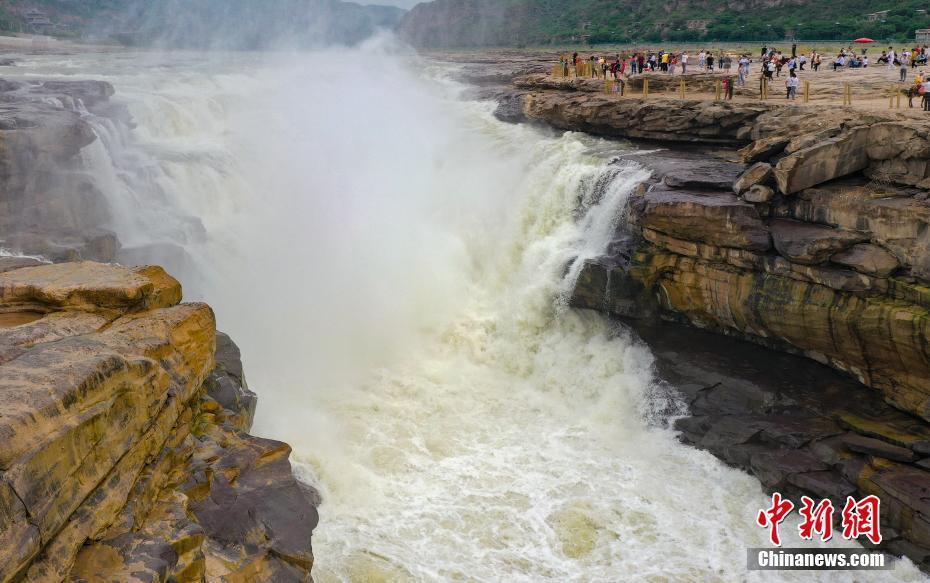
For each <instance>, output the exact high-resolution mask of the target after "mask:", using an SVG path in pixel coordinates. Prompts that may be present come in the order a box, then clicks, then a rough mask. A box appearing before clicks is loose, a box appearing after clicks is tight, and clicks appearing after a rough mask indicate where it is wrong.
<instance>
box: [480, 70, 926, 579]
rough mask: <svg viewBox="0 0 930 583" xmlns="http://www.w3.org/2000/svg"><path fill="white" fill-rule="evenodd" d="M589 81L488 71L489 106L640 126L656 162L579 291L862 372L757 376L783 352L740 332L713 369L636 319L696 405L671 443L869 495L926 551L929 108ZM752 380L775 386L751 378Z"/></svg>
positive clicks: (574, 124)
mask: <svg viewBox="0 0 930 583" xmlns="http://www.w3.org/2000/svg"><path fill="white" fill-rule="evenodd" d="M590 83H591V85H590V86H589V84H588V82H577V81H568V80H557V79H553V78H551V77H549V76H547V75H544V74H542V75H541V74H532V75H522V76H519V75H518V76H516V77H515V79H514V81H513V85H512V86H511V88H510V89H509V90H505V89H502V88H497V91H498V96H497V97H498V99H499V101H500V102H501V106H500V108H499V116H500V117H501V118H502V119H506V120H509V121H522V122H529V123H544V124H546V125H550V126H553V127H555V128H558V129H562V130H572V131H584V132H588V133H592V134H596V135H601V136H607V137H616V138H626V139H645V140H649V141H650V143H649V144H648V145H644V146H643V147H644V148H647V149H648V150H650V153H646V154H642V155H635V160H636V161H637V162H638V163H640V164H644V165H645V166H646V167H647V168H649V169H650V170H651V171H652V174H653V177H652V179H651V180H650V181H649V183H648V184H645V185H643V187H642V188H641V189H640V191H639V192H638V193H637V194H636V195H635V196H634V197H633V198H632V199H631V204H630V212H629V219H628V221H627V222H626V224H625V225H624V227H623V231H625V233H618V241H617V242H616V244H615V245H614V246H613V247H612V252H611V253H609V254H608V255H605V256H604V257H602V258H599V259H595V260H591V261H589V262H588V264H587V265H586V268H585V270H584V271H583V273H582V275H581V276H580V277H579V280H578V283H577V286H576V288H575V292H574V295H573V298H572V303H573V305H575V306H577V307H581V308H588V309H594V310H598V311H601V312H604V313H607V314H611V315H613V316H615V317H622V318H634V319H637V320H640V321H643V322H648V321H649V320H651V319H656V320H659V321H667V322H676V323H680V324H687V325H689V326H694V327H696V328H701V329H704V330H708V331H712V332H715V333H717V334H720V335H723V336H729V337H732V338H739V339H742V340H745V341H749V342H751V343H753V344H756V345H760V346H765V347H768V348H772V349H776V350H778V351H783V352H788V353H793V354H798V355H803V356H806V357H808V358H809V359H811V360H813V361H816V362H817V363H820V364H821V365H827V366H830V367H833V368H835V369H837V370H839V371H842V372H843V373H845V374H848V375H850V377H852V378H854V379H856V380H857V381H859V382H860V383H862V385H865V386H866V387H870V388H871V394H870V395H866V394H865V393H863V392H862V391H868V390H869V389H865V388H864V387H863V386H862V385H860V386H859V387H855V386H854V384H850V383H848V382H846V383H844V382H842V381H838V380H835V378H834V377H831V376H830V375H829V374H826V375H824V374H821V373H816V374H815V373H813V372H810V371H809V374H794V373H795V372H799V371H802V370H804V368H803V367H799V366H795V365H791V367H792V368H793V369H795V370H794V372H792V373H787V374H784V375H775V374H772V373H770V374H767V375H761V376H760V375H756V374H755V373H752V372H749V369H747V368H746V367H747V366H748V367H750V368H754V367H753V362H754V361H755V360H760V362H765V361H766V360H772V359H775V360H779V359H782V358H783V357H781V356H776V355H775V354H774V353H766V352H765V351H761V352H759V351H757V352H754V353H752V356H749V357H747V358H746V359H745V361H742V362H741V361H740V359H739V358H738V357H737V355H738V354H744V353H745V351H743V350H735V349H734V346H735V345H730V346H729V347H727V348H726V349H723V350H721V351H718V352H714V353H715V354H717V355H718V356H719V355H721V354H728V356H727V357H726V358H725V359H724V360H725V361H726V362H728V363H730V364H729V365H728V366H729V367H730V370H735V371H741V372H740V374H732V375H731V374H723V373H724V372H725V370H726V367H717V368H716V369H715V370H714V371H713V372H711V373H708V370H709V368H710V369H713V367H709V368H708V367H705V366H703V365H701V364H700V359H695V358H692V357H691V356H690V355H686V354H685V352H686V350H685V349H684V348H678V349H675V350H670V349H668V345H669V344H668V343H669V341H670V338H671V337H672V336H673V335H672V334H670V333H669V332H668V331H667V330H668V329H667V328H659V330H665V331H664V332H661V333H657V332H656V331H655V329H653V328H650V327H646V328H644V330H646V332H644V333H643V336H644V338H645V339H646V340H647V342H648V343H649V344H650V345H651V346H653V347H654V348H655V349H656V351H657V352H658V353H659V354H660V361H662V360H664V361H665V365H664V366H660V370H662V371H663V374H664V376H665V377H666V378H667V379H668V380H669V381H670V382H673V383H674V384H675V385H676V386H678V387H679V388H680V389H681V390H682V391H683V392H684V394H686V395H687V398H688V400H689V401H690V402H691V412H690V417H688V418H686V419H683V420H680V421H679V422H678V424H677V427H678V428H679V429H680V430H681V432H682V433H681V439H682V440H683V441H685V442H686V443H689V444H692V445H695V446H697V447H701V448H704V449H707V450H709V451H711V452H713V453H714V454H715V455H717V456H718V457H720V458H721V459H723V460H725V461H726V462H727V463H730V464H732V465H735V466H738V467H741V468H743V469H745V470H747V471H749V472H751V473H752V474H753V475H755V476H757V477H758V478H759V479H760V481H761V482H762V484H763V486H764V487H765V488H766V489H767V490H770V491H774V490H780V491H782V492H783V493H785V492H787V493H790V494H793V495H795V496H799V495H801V494H806V495H809V496H812V497H817V498H824V497H828V498H831V499H834V500H841V499H844V498H845V496H846V495H849V494H852V495H865V494H878V495H879V496H880V497H881V499H882V501H883V510H884V509H887V512H886V513H885V514H883V527H884V528H886V529H887V531H888V532H889V533H891V534H890V536H889V537H888V538H887V539H886V541H885V543H883V544H884V545H885V546H884V547H883V548H886V549H887V550H889V551H890V552H894V553H896V554H899V555H901V554H903V555H906V556H908V557H910V558H911V559H912V560H914V561H915V563H917V564H918V565H921V567H922V568H923V569H925V570H926V569H928V568H930V562H928V560H930V506H927V503H926V501H927V500H928V499H930V490H928V488H930V472H928V469H930V468H928V464H930V449H928V442H927V437H928V435H930V433H928V431H930V423H928V421H930V380H928V379H930V353H928V351H927V349H926V347H927V346H928V337H930V327H928V322H930V302H928V300H927V297H928V293H927V290H930V263H928V261H930V256H928V255H927V249H928V241H927V239H926V237H927V233H928V232H930V231H928V226H930V203H928V202H927V201H928V195H930V192H928V189H930V172H928V168H930V166H928V162H930V160H928V153H930V141H928V136H930V120H928V119H925V118H924V117H922V116H921V115H919V114H915V113H913V112H908V111H890V112H889V111H883V112H877V111H875V112H870V113H868V114H865V115H864V114H863V111H862V110H861V109H858V108H856V107H835V106H829V107H824V106H822V105H817V104H814V103H811V104H808V105H806V106H793V105H781V104H776V103H770V102H760V101H758V100H756V101H751V100H737V101H733V102H715V101H713V100H710V101H706V100H680V99H673V98H666V97H660V98H656V99H651V98H650V99H642V98H639V99H637V98H633V97H625V98H618V97H617V96H613V95H605V94H603V93H602V92H598V91H597V90H596V88H594V87H593V84H595V83H598V82H590ZM599 83H600V87H603V81H600V82H599ZM886 103H887V102H886ZM615 163H617V164H623V163H624V162H623V157H620V158H618V160H617V161H616V162H615ZM637 326H639V327H642V326H643V325H639V324H638V325H637ZM680 334H681V335H685V334H684V333H683V332H682V333H680ZM674 335H679V333H677V332H676V333H675V334H674ZM685 336H687V335H685ZM695 338H696V337H695ZM695 341H697V340H695ZM672 344H673V345H674V344H675V343H674V342H673V343H672ZM718 344H720V343H718ZM663 352H664V353H666V354H668V353H671V354H672V356H671V357H668V358H663V357H662V356H661V355H662V354H663ZM696 352H699V351H696ZM766 354H770V356H766ZM689 363H690V364H689ZM742 373H746V374H747V375H749V376H748V377H747V376H744V375H743V374H742ZM753 377H755V380H753ZM765 377H772V383H774V386H778V385H780V387H778V388H773V384H767V383H768V381H766V382H763V383H762V385H765V388H760V384H759V380H760V379H764V378H765ZM714 379H716V380H714ZM774 379H778V380H774ZM837 395H841V396H839V397H837ZM852 395H857V396H856V397H852ZM851 400H854V401H855V403H856V405H855V407H854V408H853V407H852V406H851V405H849V404H848V403H850V401H851ZM844 401H845V403H846V405H843V406H839V407H838V406H837V405H841V404H843V402H844Z"/></svg>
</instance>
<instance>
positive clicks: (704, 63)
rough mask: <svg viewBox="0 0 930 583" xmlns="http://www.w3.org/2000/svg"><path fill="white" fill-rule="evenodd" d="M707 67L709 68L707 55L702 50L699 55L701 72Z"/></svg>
mask: <svg viewBox="0 0 930 583" xmlns="http://www.w3.org/2000/svg"><path fill="white" fill-rule="evenodd" d="M706 66H707V53H705V52H704V49H701V52H700V53H698V67H700V68H701V70H702V71H704V70H705V67H706Z"/></svg>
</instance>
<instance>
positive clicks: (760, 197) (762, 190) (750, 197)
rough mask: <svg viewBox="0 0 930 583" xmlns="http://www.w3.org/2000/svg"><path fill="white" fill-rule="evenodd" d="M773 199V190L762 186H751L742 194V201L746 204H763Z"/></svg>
mask: <svg viewBox="0 0 930 583" xmlns="http://www.w3.org/2000/svg"><path fill="white" fill-rule="evenodd" d="M773 198H775V189H773V188H772V187H770V186H764V185H762V184H753V185H752V186H750V187H749V190H747V191H746V192H744V193H743V200H745V201H746V202H752V203H758V204H765V203H768V202H771V200H772V199H773Z"/></svg>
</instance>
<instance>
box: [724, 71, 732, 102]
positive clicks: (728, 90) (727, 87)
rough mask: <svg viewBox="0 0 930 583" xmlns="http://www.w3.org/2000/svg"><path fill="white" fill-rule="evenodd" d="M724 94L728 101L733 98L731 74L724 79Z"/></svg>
mask: <svg viewBox="0 0 930 583" xmlns="http://www.w3.org/2000/svg"><path fill="white" fill-rule="evenodd" d="M723 95H724V99H726V100H728V101H730V100H732V99H733V77H731V76H729V75H727V77H726V79H724V80H723Z"/></svg>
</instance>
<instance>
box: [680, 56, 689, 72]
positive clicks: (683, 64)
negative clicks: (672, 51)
mask: <svg viewBox="0 0 930 583" xmlns="http://www.w3.org/2000/svg"><path fill="white" fill-rule="evenodd" d="M688 58H689V57H688V51H684V52H683V53H681V74H682V75H684V74H685V73H687V72H688Z"/></svg>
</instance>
